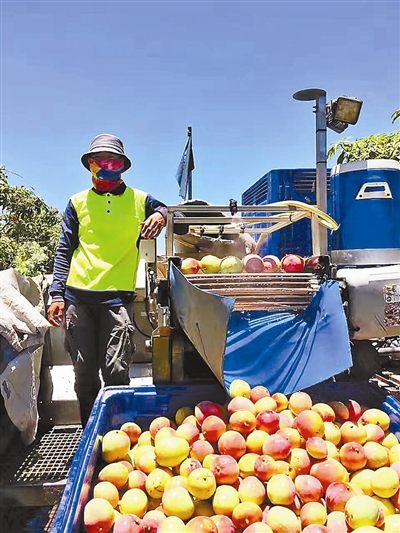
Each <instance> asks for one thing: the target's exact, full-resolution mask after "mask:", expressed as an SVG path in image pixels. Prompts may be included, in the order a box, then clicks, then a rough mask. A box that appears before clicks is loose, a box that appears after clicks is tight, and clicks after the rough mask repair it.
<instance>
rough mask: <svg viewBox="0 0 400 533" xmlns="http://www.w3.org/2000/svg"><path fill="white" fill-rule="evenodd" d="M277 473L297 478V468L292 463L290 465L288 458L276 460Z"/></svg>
mask: <svg viewBox="0 0 400 533" xmlns="http://www.w3.org/2000/svg"><path fill="white" fill-rule="evenodd" d="M275 474H285V476H288V477H290V479H293V480H294V479H295V478H296V475H297V474H296V470H295V469H294V468H293V466H292V465H290V464H289V463H288V462H287V460H286V461H282V460H281V459H277V460H276V461H275Z"/></svg>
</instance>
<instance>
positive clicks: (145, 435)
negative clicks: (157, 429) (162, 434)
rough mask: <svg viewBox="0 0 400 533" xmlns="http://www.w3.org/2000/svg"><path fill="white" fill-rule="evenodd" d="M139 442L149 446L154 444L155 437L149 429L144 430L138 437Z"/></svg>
mask: <svg viewBox="0 0 400 533" xmlns="http://www.w3.org/2000/svg"><path fill="white" fill-rule="evenodd" d="M137 444H138V445H139V446H147V445H152V444H153V437H152V436H151V433H150V431H149V430H146V431H143V432H142V434H141V435H140V437H139V438H138V441H137Z"/></svg>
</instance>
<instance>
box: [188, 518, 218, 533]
mask: <svg viewBox="0 0 400 533" xmlns="http://www.w3.org/2000/svg"><path fill="white" fill-rule="evenodd" d="M185 531H187V533H199V531H201V532H202V533H218V529H217V525H216V524H215V522H213V520H211V518H210V517H208V516H195V517H194V518H191V519H190V520H189V522H188V523H187V524H186V528H185Z"/></svg>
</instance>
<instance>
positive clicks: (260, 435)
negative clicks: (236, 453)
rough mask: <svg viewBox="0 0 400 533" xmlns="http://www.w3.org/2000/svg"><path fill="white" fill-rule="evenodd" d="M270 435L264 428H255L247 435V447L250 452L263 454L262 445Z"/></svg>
mask: <svg viewBox="0 0 400 533" xmlns="http://www.w3.org/2000/svg"><path fill="white" fill-rule="evenodd" d="M268 437H269V434H268V433H267V432H266V431H263V430H262V429H255V430H254V431H252V432H251V433H250V434H249V435H247V437H246V448H247V451H248V452H250V453H258V454H259V455H261V454H262V447H263V444H264V442H265V441H266V440H267V438H268Z"/></svg>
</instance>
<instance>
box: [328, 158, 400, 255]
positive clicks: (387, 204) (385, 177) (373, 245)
mask: <svg viewBox="0 0 400 533" xmlns="http://www.w3.org/2000/svg"><path fill="white" fill-rule="evenodd" d="M331 191H332V213H331V215H332V217H333V218H334V219H335V220H336V222H338V223H339V229H338V230H337V231H336V232H334V235H333V238H332V241H331V243H332V244H331V249H332V250H366V249H381V248H386V249H390V248H400V231H399V228H400V163H398V162H397V161H392V160H383V159H381V160H379V159H377V160H368V161H357V162H355V163H347V164H345V165H337V166H336V167H334V168H333V169H332V172H331Z"/></svg>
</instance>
